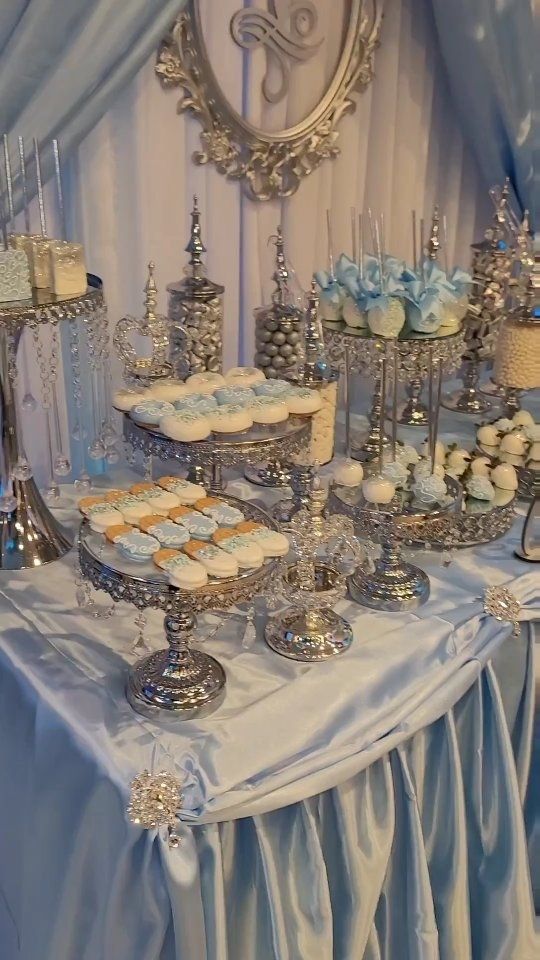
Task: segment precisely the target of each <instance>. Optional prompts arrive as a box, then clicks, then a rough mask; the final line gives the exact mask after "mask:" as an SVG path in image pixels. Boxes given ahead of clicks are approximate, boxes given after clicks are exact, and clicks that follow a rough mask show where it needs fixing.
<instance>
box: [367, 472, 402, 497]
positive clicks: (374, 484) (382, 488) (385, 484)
mask: <svg viewBox="0 0 540 960" xmlns="http://www.w3.org/2000/svg"><path fill="white" fill-rule="evenodd" d="M395 492H396V486H395V484H394V483H392V481H391V480H386V479H385V478H384V477H381V476H380V475H379V476H374V477H367V478H366V479H365V480H364V482H363V483H362V493H363V495H364V500H366V501H367V502H368V503H390V501H391V500H392V498H393V497H394V495H395Z"/></svg>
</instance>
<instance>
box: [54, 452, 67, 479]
mask: <svg viewBox="0 0 540 960" xmlns="http://www.w3.org/2000/svg"><path fill="white" fill-rule="evenodd" d="M53 470H54V473H55V476H57V477H67V476H68V474H70V473H71V463H70V462H69V460H68V458H67V457H64V456H63V455H62V454H58V456H57V457H55V458H54V463H53Z"/></svg>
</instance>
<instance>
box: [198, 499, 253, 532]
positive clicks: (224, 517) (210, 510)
mask: <svg viewBox="0 0 540 960" xmlns="http://www.w3.org/2000/svg"><path fill="white" fill-rule="evenodd" d="M202 512H203V513H204V514H205V516H207V517H211V518H212V520H215V521H216V523H218V524H219V525H220V526H222V527H235V526H236V525H237V523H241V522H242V520H244V519H245V517H244V514H243V513H242V511H241V510H237V508H236V507H231V506H230V505H229V504H228V503H216V504H210V505H209V506H203V508H202Z"/></svg>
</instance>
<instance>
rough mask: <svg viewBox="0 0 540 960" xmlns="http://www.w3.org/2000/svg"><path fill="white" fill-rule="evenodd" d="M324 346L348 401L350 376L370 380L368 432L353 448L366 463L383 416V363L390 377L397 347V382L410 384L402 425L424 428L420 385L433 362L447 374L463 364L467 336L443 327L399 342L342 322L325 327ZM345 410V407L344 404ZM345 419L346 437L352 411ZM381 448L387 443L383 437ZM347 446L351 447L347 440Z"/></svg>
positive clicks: (406, 336) (376, 449)
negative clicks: (341, 374) (359, 444)
mask: <svg viewBox="0 0 540 960" xmlns="http://www.w3.org/2000/svg"><path fill="white" fill-rule="evenodd" d="M323 329H324V342H325V346H326V349H327V352H328V357H329V360H330V362H331V363H332V366H335V367H338V368H339V370H340V371H341V372H342V373H343V374H344V377H345V395H346V397H347V398H350V384H349V379H350V376H351V374H353V373H361V374H363V375H365V376H370V377H372V378H373V380H374V388H373V398H372V404H371V410H370V413H369V425H370V426H369V432H368V435H367V437H366V439H365V440H364V442H363V444H362V446H361V447H360V448H358V449H356V448H353V449H351V451H350V452H351V456H352V457H354V459H356V460H362V461H364V462H365V461H369V460H373V459H375V458H376V457H377V456H378V454H379V435H380V412H381V402H382V401H381V361H382V360H383V359H385V358H386V360H387V369H388V371H389V375H390V376H391V375H392V370H393V363H394V349H395V346H396V345H397V364H398V380H399V381H400V382H402V383H404V384H407V385H408V388H409V400H408V402H407V404H406V405H405V408H404V410H402V411H401V415H400V419H399V422H400V423H405V424H413V425H414V424H417V425H418V424H426V423H427V412H426V409H425V407H424V405H423V404H422V403H421V400H420V396H421V392H422V382H423V381H424V380H425V379H426V378H427V376H428V373H429V366H430V362H431V363H434V364H435V363H438V362H440V363H441V367H442V370H443V372H444V373H445V374H448V373H450V372H451V371H452V370H454V369H455V368H456V367H457V366H458V364H459V363H460V362H461V357H462V354H463V350H464V343H465V334H464V332H463V330H461V329H457V330H450V329H449V330H448V332H447V333H445V332H444V328H443V329H442V331H441V330H439V331H438V332H437V333H433V334H429V333H415V332H414V331H410V330H405V328H404V329H403V330H402V332H401V333H400V335H399V337H398V338H397V339H389V338H385V337H377V336H375V335H374V334H373V333H371V331H370V330H367V329H366V328H363V327H362V328H356V327H354V328H353V327H347V326H346V325H345V324H344V323H342V322H339V323H331V322H326V323H324V324H323ZM348 405H349V404H348ZM345 414H346V420H347V423H346V431H345V432H346V434H347V436H348V434H349V429H348V424H349V421H350V410H349V411H347V410H346V411H345ZM383 443H384V445H385V446H386V445H388V443H389V440H388V438H387V437H383ZM347 446H348V447H349V446H350V442H349V440H347Z"/></svg>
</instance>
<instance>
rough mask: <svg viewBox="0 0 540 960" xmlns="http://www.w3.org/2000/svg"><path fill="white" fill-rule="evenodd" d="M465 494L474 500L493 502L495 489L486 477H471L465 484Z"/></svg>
mask: <svg viewBox="0 0 540 960" xmlns="http://www.w3.org/2000/svg"><path fill="white" fill-rule="evenodd" d="M466 488H467V493H468V494H469V496H470V497H474V499H475V500H493V498H494V496H495V487H494V486H493V484H492V483H491V480H489V479H488V477H471V478H470V480H467V483H466Z"/></svg>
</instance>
